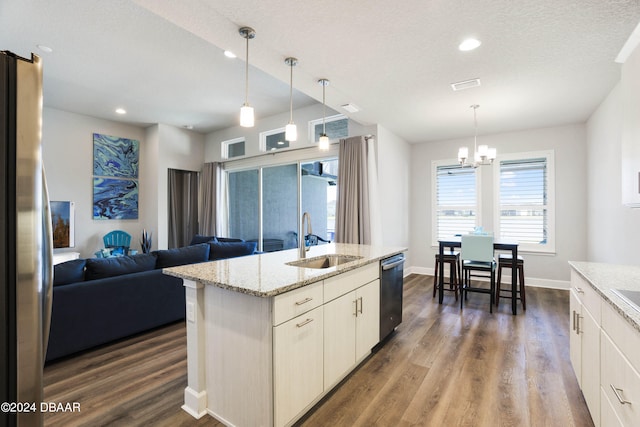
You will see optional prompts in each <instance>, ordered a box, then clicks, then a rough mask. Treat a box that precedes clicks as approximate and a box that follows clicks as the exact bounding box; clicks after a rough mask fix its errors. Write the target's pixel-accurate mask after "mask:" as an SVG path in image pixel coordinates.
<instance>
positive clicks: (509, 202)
mask: <svg viewBox="0 0 640 427" xmlns="http://www.w3.org/2000/svg"><path fill="white" fill-rule="evenodd" d="M494 171H495V173H496V174H499V179H497V180H496V181H497V185H498V188H497V189H496V199H497V200H496V204H497V209H496V213H495V222H496V224H495V230H496V236H498V237H499V238H500V239H502V240H512V241H513V240H515V241H517V242H518V243H519V244H520V249H522V250H529V251H544V252H553V251H554V250H555V244H554V243H555V238H554V222H555V221H554V217H555V216H554V206H553V200H554V182H555V179H554V176H553V171H554V168H553V152H552V151H545V152H535V153H524V154H523V153H520V154H515V155H508V156H501V157H500V158H499V161H497V162H495V163H494Z"/></svg>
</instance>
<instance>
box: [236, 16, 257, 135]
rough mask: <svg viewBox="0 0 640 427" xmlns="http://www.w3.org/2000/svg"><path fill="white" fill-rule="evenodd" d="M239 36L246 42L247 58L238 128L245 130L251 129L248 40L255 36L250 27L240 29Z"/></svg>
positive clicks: (251, 111) (251, 112) (251, 110)
mask: <svg viewBox="0 0 640 427" xmlns="http://www.w3.org/2000/svg"><path fill="white" fill-rule="evenodd" d="M238 31H239V33H240V35H241V36H242V37H244V38H245V39H246V40H247V57H246V61H245V78H246V80H245V89H246V90H245V98H244V104H243V105H242V108H240V126H242V127H245V128H250V127H253V123H254V117H253V107H251V106H250V105H249V39H252V38H254V37H255V36H256V32H255V30H254V29H253V28H251V27H242V28H240V30H238Z"/></svg>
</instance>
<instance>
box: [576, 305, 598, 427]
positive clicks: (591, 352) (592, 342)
mask: <svg viewBox="0 0 640 427" xmlns="http://www.w3.org/2000/svg"><path fill="white" fill-rule="evenodd" d="M580 335H581V337H582V362H581V370H582V372H581V374H582V375H581V377H582V378H581V383H580V385H581V387H582V394H583V395H584V400H585V401H586V402H587V406H588V407H589V412H591V418H592V419H593V423H594V424H595V426H596V427H599V426H600V326H599V325H598V324H597V323H596V321H595V319H594V318H593V316H592V315H591V313H590V312H589V310H587V309H586V306H582V317H581V318H580Z"/></svg>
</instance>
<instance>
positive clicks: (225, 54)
mask: <svg viewBox="0 0 640 427" xmlns="http://www.w3.org/2000/svg"><path fill="white" fill-rule="evenodd" d="M224 56H226V57H227V58H235V57H236V54H235V53H233V52H231V51H230V50H225V51H224Z"/></svg>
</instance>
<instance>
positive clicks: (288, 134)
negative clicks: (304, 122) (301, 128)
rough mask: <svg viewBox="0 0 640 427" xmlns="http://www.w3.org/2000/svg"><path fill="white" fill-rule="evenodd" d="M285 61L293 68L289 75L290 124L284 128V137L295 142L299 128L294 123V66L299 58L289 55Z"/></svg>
mask: <svg viewBox="0 0 640 427" xmlns="http://www.w3.org/2000/svg"><path fill="white" fill-rule="evenodd" d="M284 63H285V64H287V65H288V66H289V67H290V69H291V72H290V75H289V83H290V84H289V124H288V125H287V126H286V127H285V128H284V139H286V140H287V141H291V142H293V141H295V140H297V139H298V129H297V128H296V125H295V123H293V67H295V66H296V64H298V59H297V58H293V57H289V58H287V59H285V60H284Z"/></svg>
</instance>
